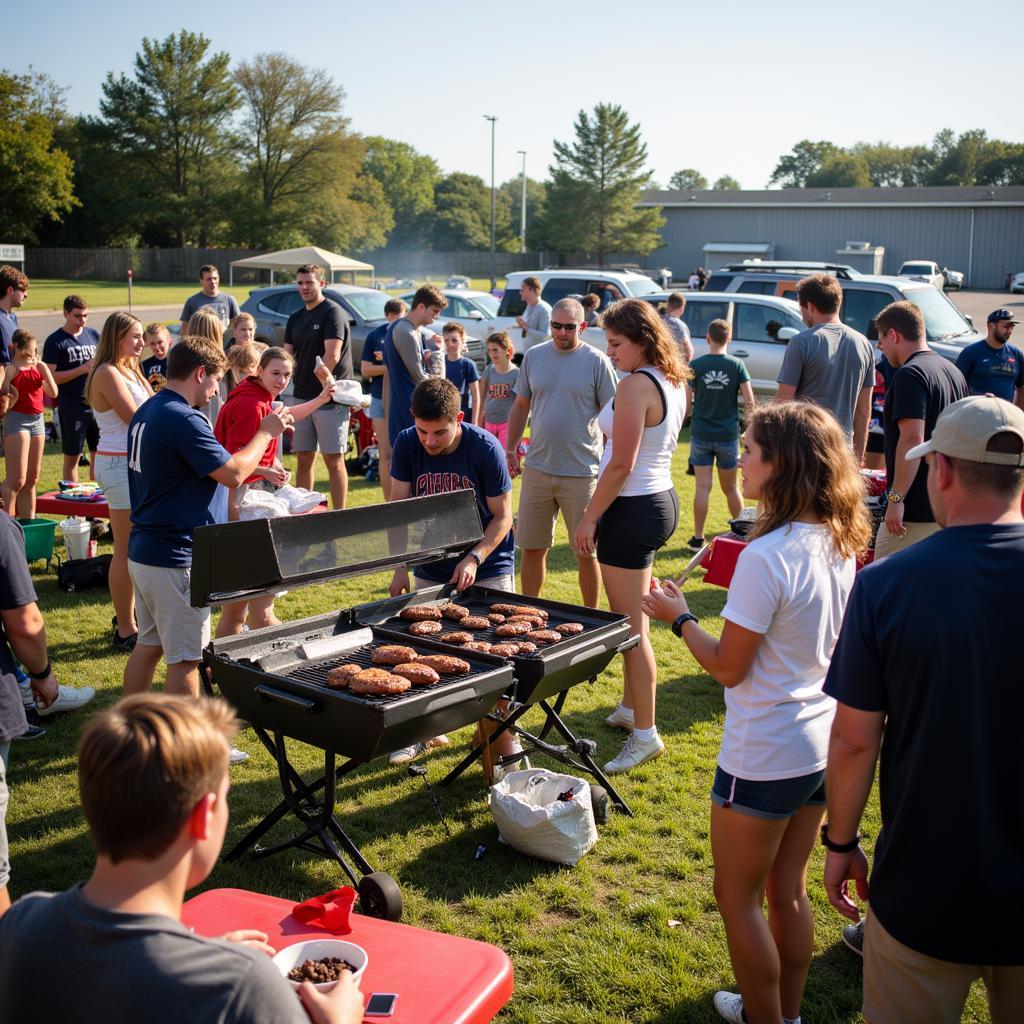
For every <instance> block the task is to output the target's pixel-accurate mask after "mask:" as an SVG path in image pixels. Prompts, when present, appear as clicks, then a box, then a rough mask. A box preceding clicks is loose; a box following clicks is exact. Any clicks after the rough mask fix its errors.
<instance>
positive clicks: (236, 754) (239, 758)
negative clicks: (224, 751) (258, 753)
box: [228, 747, 249, 764]
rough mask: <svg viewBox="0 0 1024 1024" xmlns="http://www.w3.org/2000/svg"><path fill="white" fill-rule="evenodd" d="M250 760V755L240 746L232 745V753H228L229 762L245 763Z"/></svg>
mask: <svg viewBox="0 0 1024 1024" xmlns="http://www.w3.org/2000/svg"><path fill="white" fill-rule="evenodd" d="M248 760H249V755H248V754H247V753H246V752H245V751H244V750H239V749H238V747H232V748H231V753H230V754H228V764H244V763H245V762H246V761H248Z"/></svg>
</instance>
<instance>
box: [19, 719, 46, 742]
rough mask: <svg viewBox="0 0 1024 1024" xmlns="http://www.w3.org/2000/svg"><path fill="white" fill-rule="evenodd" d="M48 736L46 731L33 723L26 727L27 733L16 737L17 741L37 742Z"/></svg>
mask: <svg viewBox="0 0 1024 1024" xmlns="http://www.w3.org/2000/svg"><path fill="white" fill-rule="evenodd" d="M45 735H46V730H45V729H44V728H43V727H42V726H40V725H33V724H32V723H31V722H29V724H28V725H27V726H26V727H25V731H24V732H23V733H22V734H21V735H20V736H15V737H14V738H15V739H16V740H37V739H39V738H40V737H41V736H45Z"/></svg>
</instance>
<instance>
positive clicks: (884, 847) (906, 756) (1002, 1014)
mask: <svg viewBox="0 0 1024 1024" xmlns="http://www.w3.org/2000/svg"><path fill="white" fill-rule="evenodd" d="M907 458H908V459H922V458H923V459H924V461H925V463H926V465H927V474H928V480H927V482H928V494H929V497H930V498H931V503H932V508H933V509H934V511H935V517H936V519H937V520H938V522H939V524H940V525H941V526H942V527H943V529H941V530H940V531H939V532H938V533H935V534H932V535H931V536H930V537H926V538H925V539H924V540H921V541H920V542H918V543H917V544H915V545H913V546H912V547H911V548H909V549H908V550H906V551H902V552H900V553H899V554H897V555H894V556H893V557H892V558H890V559H887V560H886V561H885V562H882V563H880V564H878V565H871V566H868V567H867V568H866V569H865V570H864V571H863V572H862V573H861V574H860V576H859V577H858V580H857V583H856V585H855V586H854V588H853V592H852V594H851V596H850V602H849V604H848V605H847V609H846V618H845V620H844V622H843V628H842V631H841V633H840V635H839V640H838V642H837V643H836V647H835V652H834V653H833V655H832V662H831V666H830V668H829V672H828V677H827V678H826V681H825V692H826V693H827V694H829V696H831V697H834V698H835V699H836V701H837V702H838V706H837V708H836V717H835V720H834V722H833V726H832V739H831V744H830V748H829V759H828V767H827V769H826V775H825V791H826V793H827V794H828V823H827V824H826V825H825V827H824V828H823V829H822V844H823V845H824V846H825V847H826V848H827V849H828V854H827V859H826V862H825V889H826V891H827V893H828V897H829V900H830V902H831V903H832V905H833V906H834V907H836V909H837V910H838V911H839V912H840V913H841V914H843V916H844V917H847V918H849V919H850V920H851V921H854V922H856V921H857V920H858V918H859V916H860V915H859V910H858V907H857V906H856V905H855V903H854V902H853V899H852V896H853V893H852V891H851V890H850V882H854V883H856V891H857V896H859V897H860V899H862V900H870V903H871V914H870V916H869V917H868V918H867V921H866V924H865V927H864V1007H863V1012H864V1019H865V1020H866V1021H870V1022H871V1024H896V1022H899V1024H915V1022H921V1024H924V1022H926V1021H927V1022H928V1024H947V1022H948V1024H958V1022H959V1021H960V1015H961V1012H962V1010H963V1006H964V1001H965V999H966V998H967V992H968V989H969V988H970V986H971V984H972V982H973V981H975V980H976V979H978V978H980V979H982V981H983V982H984V984H985V988H986V990H987V993H988V1000H989V1008H990V1011H991V1017H992V1021H993V1024H1009V1022H1011V1021H1014V1022H1019V1021H1022V1020H1024V929H1022V928H1021V926H1020V922H1021V921H1022V920H1024V886H1022V885H1021V879H1022V878H1024V842H1022V840H1021V835H1022V833H1021V823H1022V822H1024V786H1022V785H1021V767H1020V753H1019V748H1020V723H1021V721H1022V720H1024V686H1022V685H1021V662H1020V641H1019V634H1018V633H1017V631H1016V630H1015V628H1014V624H1013V611H1014V609H1016V608H1017V607H1018V604H1019V601H1020V592H1021V589H1020V588H1021V580H1022V579H1024V517H1022V515H1021V491H1022V489H1024V411H1022V410H1021V409H1019V408H1017V407H1016V406H1013V405H1011V404H1010V403H1009V402H1006V401H1004V400H1003V399H1000V398H995V397H994V396H992V395H985V396H975V397H970V398H963V399H961V400H960V401H957V402H954V403H953V404H952V405H950V406H949V407H948V408H947V409H946V410H945V411H944V412H943V413H942V414H941V415H940V416H939V418H938V420H937V422H936V424H935V429H934V431H933V432H932V436H931V438H930V439H929V440H928V441H925V442H924V443H923V444H920V445H917V446H916V447H915V448H912V449H911V450H910V451H909V452H907ZM883 730H884V733H885V744H884V746H883V745H882V743H881V740H882V733H883ZM880 747H881V771H880V773H879V795H880V800H881V812H882V828H881V830H880V832H879V833H878V839H877V842H876V844H875V856H874V867H873V870H872V872H871V879H870V888H869V886H868V864H867V858H866V857H865V855H864V853H863V852H862V851H861V849H860V845H859V841H860V835H859V833H858V828H859V825H860V821H861V816H862V814H863V811H864V806H865V804H866V803H867V799H868V795H869V794H870V792H871V785H872V782H873V780H874V774H875V764H876V762H877V760H878V756H879V748H880ZM854 928H855V926H853V925H850V926H847V929H846V930H847V931H852V930H853V929H854ZM844 937H845V936H844Z"/></svg>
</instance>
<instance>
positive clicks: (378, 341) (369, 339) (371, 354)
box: [361, 324, 389, 399]
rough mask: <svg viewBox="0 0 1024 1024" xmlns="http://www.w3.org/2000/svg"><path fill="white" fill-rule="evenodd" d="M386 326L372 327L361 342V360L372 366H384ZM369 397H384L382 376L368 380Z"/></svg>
mask: <svg viewBox="0 0 1024 1024" xmlns="http://www.w3.org/2000/svg"><path fill="white" fill-rule="evenodd" d="M388 326H389V325H388V324H381V325H380V327H374V329H373V330H372V331H370V333H369V334H368V335H367V336H366V341H364V342H363V354H362V356H361V358H362V359H363V360H365V361H366V362H368V363H373V365H374V366H383V365H384V339H385V338H386V337H387V336H388ZM370 397H371V398H376V399H383V397H384V376H383V374H382V375H380V376H379V377H371V378H370Z"/></svg>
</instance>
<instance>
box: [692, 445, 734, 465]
mask: <svg viewBox="0 0 1024 1024" xmlns="http://www.w3.org/2000/svg"><path fill="white" fill-rule="evenodd" d="M739 461H740V441H739V438H735V439H734V440H732V441H702V440H701V439H700V438H699V437H691V438H690V462H692V463H693V465H695V466H713V465H714V464H715V462H717V463H718V468H719V469H735V468H736V465H737V464H738V463H739Z"/></svg>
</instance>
